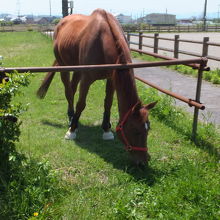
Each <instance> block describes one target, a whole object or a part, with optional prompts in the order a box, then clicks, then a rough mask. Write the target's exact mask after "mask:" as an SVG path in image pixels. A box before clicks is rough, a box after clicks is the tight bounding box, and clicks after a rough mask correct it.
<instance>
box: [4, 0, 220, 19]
mask: <svg viewBox="0 0 220 220" xmlns="http://www.w3.org/2000/svg"><path fill="white" fill-rule="evenodd" d="M49 1H51V8H52V15H61V12H62V11H61V4H62V0H0V13H11V14H17V13H18V9H19V8H20V13H21V14H35V15H40V14H44V15H49V11H50V10H49ZM18 2H20V4H18ZM204 2H205V0H152V1H149V0H133V1H131V0H108V1H106V0H75V1H74V7H75V9H74V12H75V13H81V14H90V13H91V12H92V11H93V10H94V9H96V8H104V9H106V10H108V11H110V12H112V13H123V14H126V15H131V14H132V16H133V17H140V16H141V15H143V14H149V13H154V12H157V13H165V12H166V10H167V12H168V13H171V14H176V15H178V17H184V16H186V17H187V16H188V17H190V16H199V15H200V16H201V15H202V12H203V9H204ZM218 11H220V0H208V6H207V12H208V14H212V16H215V17H217V14H218Z"/></svg>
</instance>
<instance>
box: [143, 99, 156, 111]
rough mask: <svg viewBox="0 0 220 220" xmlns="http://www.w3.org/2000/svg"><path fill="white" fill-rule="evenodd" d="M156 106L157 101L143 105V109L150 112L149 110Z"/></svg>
mask: <svg viewBox="0 0 220 220" xmlns="http://www.w3.org/2000/svg"><path fill="white" fill-rule="evenodd" d="M156 104H157V101H156V102H151V103H149V104H147V105H145V106H144V107H145V109H147V110H150V109H152V108H154V106H155V105H156Z"/></svg>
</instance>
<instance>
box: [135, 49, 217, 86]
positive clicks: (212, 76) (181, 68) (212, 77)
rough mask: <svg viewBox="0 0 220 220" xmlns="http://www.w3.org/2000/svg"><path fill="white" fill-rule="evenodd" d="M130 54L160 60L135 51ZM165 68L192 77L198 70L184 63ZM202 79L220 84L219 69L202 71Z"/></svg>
mask: <svg viewBox="0 0 220 220" xmlns="http://www.w3.org/2000/svg"><path fill="white" fill-rule="evenodd" d="M132 56H133V57H134V58H139V59H142V60H146V61H156V60H160V59H157V58H154V57H151V56H148V55H144V54H142V55H140V54H139V53H137V52H132ZM167 68H170V69H173V70H176V71H178V72H180V73H182V74H185V75H191V76H194V77H197V74H198V70H195V69H193V68H191V67H188V66H185V65H174V66H169V67H167ZM203 79H204V80H206V81H209V82H211V83H213V84H220V69H215V70H211V71H204V72H203Z"/></svg>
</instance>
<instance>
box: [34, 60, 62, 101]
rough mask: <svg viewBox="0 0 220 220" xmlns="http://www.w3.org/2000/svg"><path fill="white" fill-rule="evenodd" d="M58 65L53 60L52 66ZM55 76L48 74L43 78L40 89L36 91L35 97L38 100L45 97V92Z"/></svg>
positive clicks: (52, 73) (53, 73)
mask: <svg viewBox="0 0 220 220" xmlns="http://www.w3.org/2000/svg"><path fill="white" fill-rule="evenodd" d="M57 65H58V63H57V61H56V60H55V61H54V63H53V66H57ZM54 75H55V72H48V73H47V75H46V76H45V78H44V80H43V82H42V83H41V86H40V88H39V89H38V90H37V97H38V98H40V99H43V98H44V97H45V96H46V93H47V90H48V88H49V87H50V83H51V82H52V80H53V77H54Z"/></svg>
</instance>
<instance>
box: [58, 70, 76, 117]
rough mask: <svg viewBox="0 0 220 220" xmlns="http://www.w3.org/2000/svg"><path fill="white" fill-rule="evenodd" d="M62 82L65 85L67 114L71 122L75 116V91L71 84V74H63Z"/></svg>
mask: <svg viewBox="0 0 220 220" xmlns="http://www.w3.org/2000/svg"><path fill="white" fill-rule="evenodd" d="M61 80H62V82H63V85H64V89H65V96H66V100H67V102H68V110H67V114H68V117H69V120H71V117H73V114H74V109H73V90H72V87H71V83H70V73H69V72H61Z"/></svg>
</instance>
